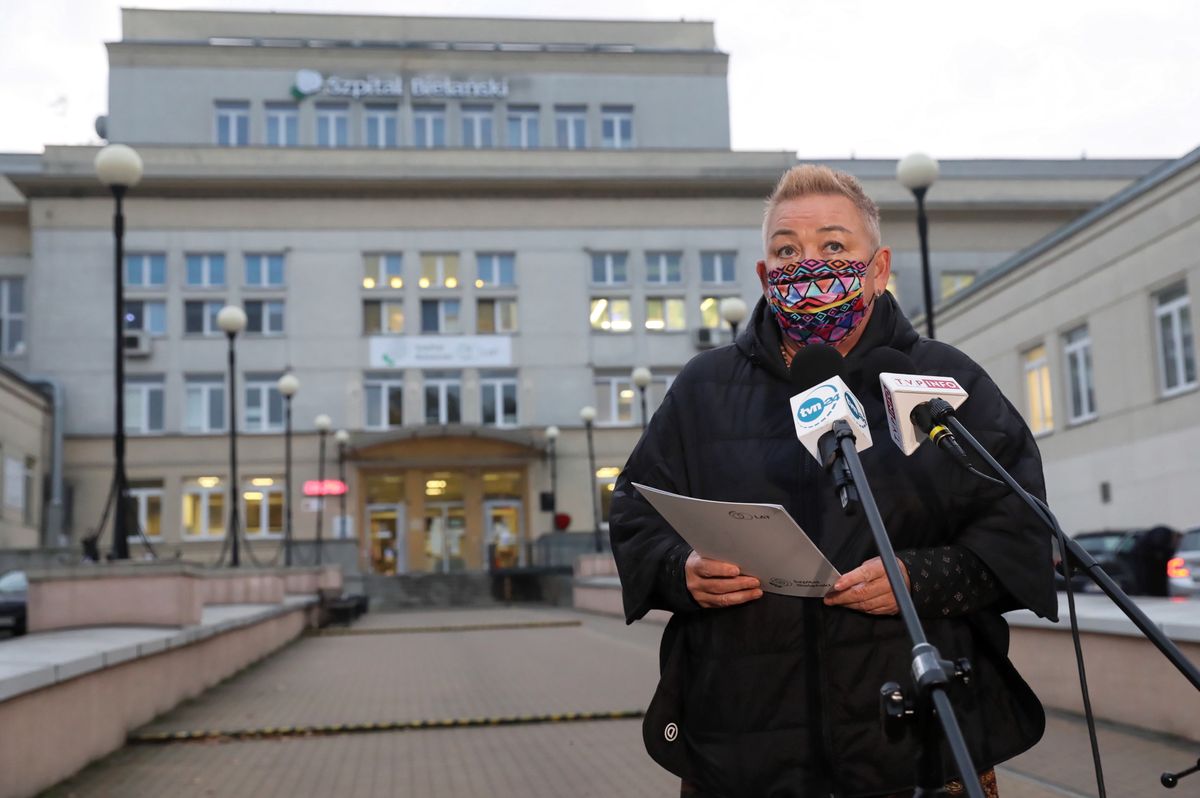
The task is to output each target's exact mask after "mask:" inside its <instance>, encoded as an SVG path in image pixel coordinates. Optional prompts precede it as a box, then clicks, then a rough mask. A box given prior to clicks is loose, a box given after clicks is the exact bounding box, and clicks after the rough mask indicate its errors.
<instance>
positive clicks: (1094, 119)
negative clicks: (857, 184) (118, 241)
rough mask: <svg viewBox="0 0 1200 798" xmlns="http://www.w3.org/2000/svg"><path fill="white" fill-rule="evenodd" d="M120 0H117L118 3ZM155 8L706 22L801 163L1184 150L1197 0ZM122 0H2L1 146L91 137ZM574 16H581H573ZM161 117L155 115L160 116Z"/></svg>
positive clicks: (737, 112)
mask: <svg viewBox="0 0 1200 798" xmlns="http://www.w3.org/2000/svg"><path fill="white" fill-rule="evenodd" d="M127 5H128V4H127ZM145 5H146V7H150V8H223V9H239V10H275V11H325V12H329V11H335V10H336V11H337V12H341V13H355V12H357V13H387V14H417V15H428V14H436V15H447V16H459V15H462V16H471V15H486V16H514V17H539V16H546V17H572V16H578V17H580V18H601V17H603V18H620V19H680V18H687V19H689V20H697V19H701V20H712V21H714V22H715V23H716V35H717V44H718V46H719V47H720V48H721V49H722V50H724V51H725V52H727V53H729V55H730V62H729V94H730V106H731V124H732V131H733V146H734V148H735V149H739V150H793V151H797V152H798V153H799V154H800V155H801V156H802V157H846V156H849V155H851V154H854V155H856V156H857V157H860V158H863V157H893V156H898V155H903V154H905V153H907V152H909V151H911V150H917V149H919V150H924V151H926V152H929V153H930V154H931V155H934V156H935V157H939V158H961V157H1055V158H1064V157H1065V158H1076V157H1079V156H1080V155H1081V154H1082V153H1085V152H1086V154H1087V155H1088V156H1089V157H1119V156H1179V155H1182V154H1183V153H1185V152H1187V151H1189V150H1191V149H1192V148H1194V147H1196V146H1198V145H1200V40H1198V39H1197V37H1198V35H1200V2H1197V0H1140V1H1139V2H1136V3H1132V2H1128V0H1122V1H1121V2H1113V1H1112V0H1003V2H972V0H653V1H651V0H645V1H644V2H638V0H605V2H602V3H601V2H588V3H570V2H566V3H564V2H563V0H267V1H264V0H202V1H201V2H194V1H193V2H178V0H158V2H154V3H148V4H145ZM120 6H121V3H120V2H118V0H0V87H2V88H0V100H2V101H3V102H2V103H0V109H3V113H2V114H0V152H14V151H15V152H37V151H40V150H41V148H42V146H43V145H45V144H83V143H89V142H94V141H95V140H96V139H95V133H94V132H93V130H92V123H93V121H94V119H95V117H96V116H97V115H99V114H103V113H104V112H105V111H106V108H107V90H106V87H107V60H106V56H105V50H104V46H103V42H105V41H112V40H117V39H119V38H120V35H121V25H120V11H119V9H120ZM575 8H577V9H578V11H572V10H571V9H575ZM165 110H167V109H164V111H165Z"/></svg>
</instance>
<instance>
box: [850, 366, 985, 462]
mask: <svg viewBox="0 0 1200 798" xmlns="http://www.w3.org/2000/svg"><path fill="white" fill-rule="evenodd" d="M914 371H916V365H915V364H914V363H913V362H912V359H911V358H910V357H909V356H908V355H906V354H904V353H903V352H901V351H899V350H897V349H892V348H890V347H886V346H885V347H880V348H879V349H874V350H872V351H871V352H869V353H868V354H867V356H866V358H865V359H864V361H863V374H864V375H865V376H866V378H867V379H866V380H865V381H864V384H871V383H872V382H873V380H872V379H871V377H873V376H875V375H878V377H879V390H880V393H881V394H882V396H883V406H884V408H885V409H886V410H887V417H888V428H889V429H890V431H891V433H892V440H893V441H894V442H895V444H896V446H898V447H900V451H902V452H904V454H906V455H912V453H913V452H914V451H916V450H917V447H919V446H920V445H921V444H922V443H924V442H925V440H926V439H927V438H928V439H929V440H931V441H933V442H934V444H935V445H936V446H937V447H938V448H939V449H942V450H943V451H945V452H948V453H949V454H950V455H951V456H953V457H954V459H955V460H957V461H958V463H959V464H960V465H965V466H967V467H970V462H969V461H968V460H967V456H966V454H965V453H964V452H963V450H962V447H961V446H959V444H958V441H957V439H955V437H954V433H953V432H951V431H950V430H949V428H947V427H946V425H945V424H944V422H943V420H942V419H943V418H944V416H946V415H949V414H952V413H953V412H954V410H956V409H957V408H958V407H959V406H960V405H961V404H962V403H963V402H965V401H966V400H967V392H966V391H965V390H963V387H962V386H961V385H959V384H958V381H957V380H955V379H954V378H952V377H941V376H933V375H924V374H914V373H913V372H914Z"/></svg>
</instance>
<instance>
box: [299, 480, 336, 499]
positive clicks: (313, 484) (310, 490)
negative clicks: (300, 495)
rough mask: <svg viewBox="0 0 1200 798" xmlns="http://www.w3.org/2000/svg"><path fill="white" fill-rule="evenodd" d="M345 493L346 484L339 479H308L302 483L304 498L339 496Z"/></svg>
mask: <svg viewBox="0 0 1200 798" xmlns="http://www.w3.org/2000/svg"><path fill="white" fill-rule="evenodd" d="M345 492H346V483H345V482H342V481H341V480H340V479H327V480H325V481H323V482H322V481H321V480H319V479H309V480H305V482H304V495H305V496H341V495H342V494H343V493H345Z"/></svg>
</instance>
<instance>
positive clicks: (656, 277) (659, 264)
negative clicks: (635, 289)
mask: <svg viewBox="0 0 1200 798" xmlns="http://www.w3.org/2000/svg"><path fill="white" fill-rule="evenodd" d="M682 257H683V253H681V252H647V253H646V282H649V283H679V282H682V281H683V274H682V272H681V271H680V268H679V261H680V260H681V259H682Z"/></svg>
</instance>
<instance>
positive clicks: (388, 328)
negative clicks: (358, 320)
mask: <svg viewBox="0 0 1200 798" xmlns="http://www.w3.org/2000/svg"><path fill="white" fill-rule="evenodd" d="M402 332H404V303H403V302H401V301H400V300H395V301H387V300H378V299H368V300H366V301H365V302H363V333H364V334H366V335H381V334H394V333H402Z"/></svg>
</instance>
